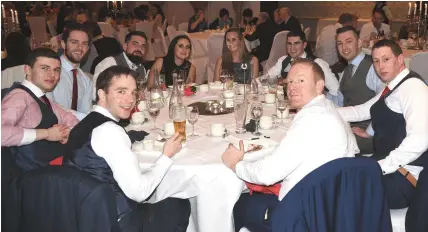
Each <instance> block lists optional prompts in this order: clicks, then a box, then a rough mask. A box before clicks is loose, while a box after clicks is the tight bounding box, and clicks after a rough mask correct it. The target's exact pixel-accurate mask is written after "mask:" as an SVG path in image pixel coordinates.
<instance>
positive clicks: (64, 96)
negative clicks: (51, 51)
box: [46, 55, 94, 114]
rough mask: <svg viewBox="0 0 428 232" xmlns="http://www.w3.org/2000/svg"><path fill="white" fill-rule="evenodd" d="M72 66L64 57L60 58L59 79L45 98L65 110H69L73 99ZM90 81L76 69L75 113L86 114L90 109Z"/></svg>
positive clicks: (91, 85) (91, 86)
mask: <svg viewBox="0 0 428 232" xmlns="http://www.w3.org/2000/svg"><path fill="white" fill-rule="evenodd" d="M73 69H74V68H73V66H72V64H71V63H70V61H68V60H67V58H65V57H64V55H62V56H61V77H60V79H59V81H58V84H57V85H56V87H55V89H54V90H53V91H52V92H50V93H47V94H46V96H47V97H48V98H49V99H51V100H53V101H56V102H57V103H59V104H60V105H62V106H63V107H64V108H66V109H71V102H72V98H73V79H74V77H73V71H72V70H73ZM93 88H94V87H93V83H92V80H91V79H90V78H89V77H88V76H86V74H85V73H84V72H83V71H82V70H81V69H80V68H78V69H77V111H78V112H80V113H84V114H87V113H88V112H89V111H90V110H91V108H92V91H93Z"/></svg>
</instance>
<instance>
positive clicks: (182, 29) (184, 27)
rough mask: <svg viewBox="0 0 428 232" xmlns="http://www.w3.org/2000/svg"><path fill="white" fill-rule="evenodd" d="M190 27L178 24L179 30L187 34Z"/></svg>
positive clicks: (186, 24)
mask: <svg viewBox="0 0 428 232" xmlns="http://www.w3.org/2000/svg"><path fill="white" fill-rule="evenodd" d="M188 25H189V24H188V23H180V24H178V30H179V31H186V32H187V27H188Z"/></svg>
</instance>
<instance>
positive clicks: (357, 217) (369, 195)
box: [271, 157, 392, 232]
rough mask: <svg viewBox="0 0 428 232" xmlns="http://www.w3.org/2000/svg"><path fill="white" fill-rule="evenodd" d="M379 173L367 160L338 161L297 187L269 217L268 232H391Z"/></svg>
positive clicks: (325, 166) (310, 175)
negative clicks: (270, 224)
mask: <svg viewBox="0 0 428 232" xmlns="http://www.w3.org/2000/svg"><path fill="white" fill-rule="evenodd" d="M382 178H383V177H382V170H381V169H380V166H379V164H378V163H377V162H376V161H375V160H374V159H371V158H366V157H362V158H339V159H336V160H333V161H330V162H328V163H326V164H324V165H322V166H320V167H319V168H317V169H315V170H313V171H312V172H311V173H309V174H308V175H307V176H305V177H304V178H303V179H302V180H301V181H300V182H299V183H297V184H296V185H295V186H294V187H293V188H292V189H291V190H290V192H288V193H287V195H286V196H285V197H284V199H282V201H281V202H280V203H279V204H278V206H277V207H276V208H275V211H274V212H273V213H272V219H271V220H272V232H291V231H293V232H294V231H297V232H303V231H305V232H306V231H307V232H315V231H317V232H342V231H347V232H359V231H377V232H391V231H392V226H391V216H390V212H389V208H388V204H387V200H386V195H385V190H384V188H383V182H382Z"/></svg>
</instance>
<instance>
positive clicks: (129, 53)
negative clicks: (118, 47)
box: [92, 31, 150, 100]
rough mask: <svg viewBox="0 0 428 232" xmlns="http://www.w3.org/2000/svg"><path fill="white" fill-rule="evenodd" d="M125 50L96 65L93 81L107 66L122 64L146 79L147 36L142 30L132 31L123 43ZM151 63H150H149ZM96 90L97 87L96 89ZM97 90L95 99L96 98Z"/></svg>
mask: <svg viewBox="0 0 428 232" xmlns="http://www.w3.org/2000/svg"><path fill="white" fill-rule="evenodd" d="M122 48H123V52H122V53H120V54H119V55H117V56H109V57H107V58H105V59H104V60H103V61H101V62H100V63H99V64H98V65H97V67H95V72H94V77H93V79H92V80H93V81H94V83H96V81H97V78H98V75H100V73H101V72H102V71H104V70H106V69H107V68H109V67H111V66H114V65H120V66H124V67H128V68H130V69H132V70H134V71H137V73H138V76H139V78H144V79H145V81H146V68H145V67H144V66H145V65H146V64H143V57H144V55H145V53H146V49H147V36H146V34H144V32H141V31H131V32H130V33H129V34H127V35H126V37H125V43H124V44H123V45H122ZM149 65H150V64H149ZM148 67H150V66H148ZM94 87H95V86H94ZM94 90H95V89H94ZM95 95H96V94H95V91H94V94H93V96H92V97H93V100H95Z"/></svg>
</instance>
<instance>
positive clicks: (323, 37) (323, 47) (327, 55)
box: [315, 23, 343, 66]
mask: <svg viewBox="0 0 428 232" xmlns="http://www.w3.org/2000/svg"><path fill="white" fill-rule="evenodd" d="M341 27H343V26H342V24H340V23H336V24H331V25H328V26H326V27H324V28H323V29H322V31H321V33H320V35H319V36H318V39H317V44H316V48H315V55H316V56H318V57H319V58H321V59H323V60H325V61H326V62H327V63H328V64H329V65H330V66H331V65H334V64H335V63H337V62H338V61H339V54H338V52H337V45H336V31H337V29H339V28H341Z"/></svg>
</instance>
